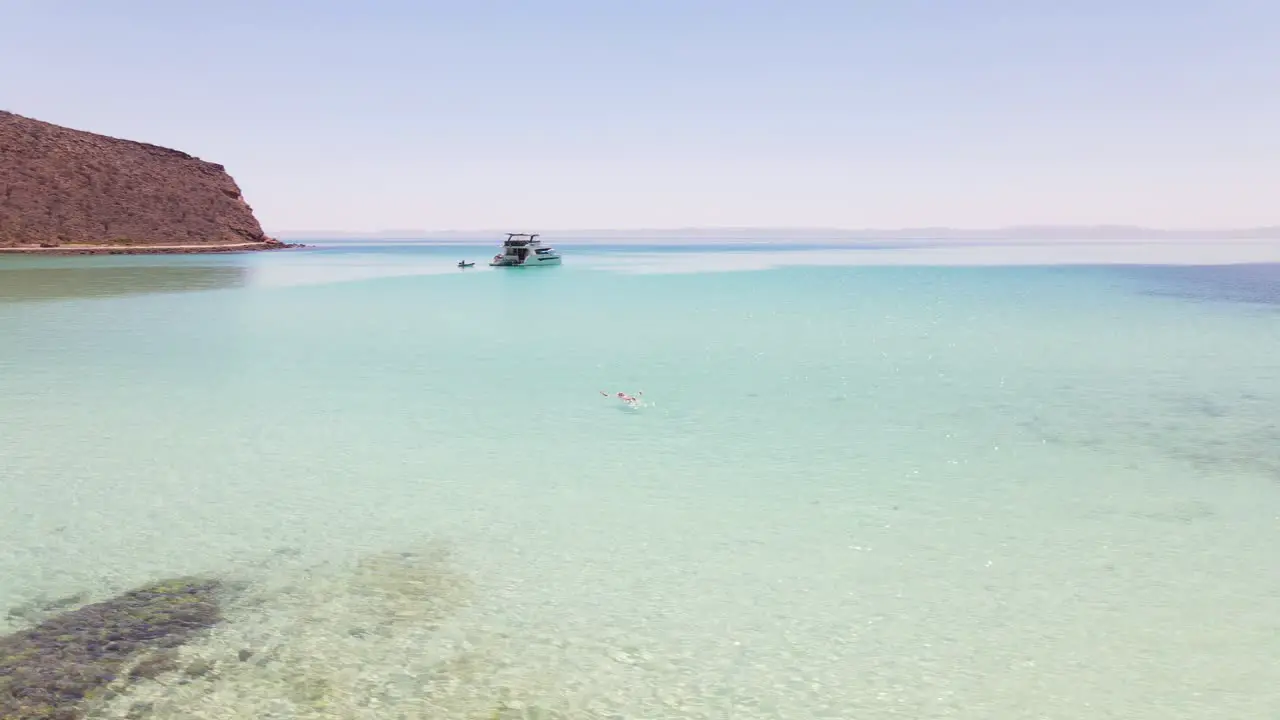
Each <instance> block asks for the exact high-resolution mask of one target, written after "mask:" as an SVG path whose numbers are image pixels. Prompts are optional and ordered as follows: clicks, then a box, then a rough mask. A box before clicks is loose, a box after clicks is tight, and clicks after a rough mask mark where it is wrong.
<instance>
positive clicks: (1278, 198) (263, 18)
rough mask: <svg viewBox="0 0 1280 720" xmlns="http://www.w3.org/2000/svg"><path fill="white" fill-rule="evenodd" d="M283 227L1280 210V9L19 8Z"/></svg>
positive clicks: (47, 97) (51, 49)
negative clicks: (219, 168)
mask: <svg viewBox="0 0 1280 720" xmlns="http://www.w3.org/2000/svg"><path fill="white" fill-rule="evenodd" d="M2 2H3V8H2V9H0V68H3V70H2V71H0V108H4V109H8V110H11V111H14V112H18V113H21V114H24V115H30V116H33V117H37V118H40V119H43V120H48V121H51V122H56V123H60V124H64V125H70V126H72V127H77V128H82V129H87V130H93V131H96V132H103V133H106V134H111V135H117V136H122V137H128V138H132V139H139V140H145V141H148V142H154V143H157V144H161V145H168V146H172V147H176V148H179V149H182V150H185V151H187V152H191V153H193V154H195V155H198V156H200V157H203V158H205V159H208V160H212V161H215V162H220V163H223V164H224V165H226V166H227V167H228V169H229V170H230V171H231V172H232V174H233V175H234V176H235V178H236V179H237V181H238V182H239V183H240V185H241V187H242V188H243V189H244V191H245V193H246V195H247V197H248V199H249V201H250V203H251V204H252V205H253V206H254V209H255V210H256V211H257V212H258V215H259V217H260V218H261V219H262V221H263V224H264V225H265V226H266V227H267V229H268V230H269V231H270V230H305V229H350V230H373V229H387V228H426V229H474V228H510V229H521V228H527V229H566V228H601V227H610V228H638V227H681V226H713V225H714V226H825V227H833V226H838V227H903V226H923V225H952V226H964V227H989V226H999V225H1006V224H1022V223H1133V224H1145V225H1157V226H1164V227H1173V228H1184V227H1215V226H1217V227H1221V226H1246V225H1261V224H1274V223H1276V222H1278V221H1280V2H1278V1H1277V0H1254V1H1249V0H1217V1H1213V2H1210V1H1205V2H1190V1H1187V0H1163V1H1156V0H1109V1H1106V2H1103V1H1097V0H1059V1H1055V2H1047V1H1044V0H950V1H948V0H877V1H875V2H871V1H869V0H843V2H840V1H836V0H831V1H829V2H816V1H805V0H791V1H788V2H783V1H782V0H778V1H776V2H752V1H750V0H737V1H730V0H680V1H675V0H646V1H645V2H623V1H621V0H617V1H611V0H576V1H573V2H570V1H568V0H524V1H522V2H516V1H515V0H511V1H507V2H499V1H494V0H465V1H464V0H453V1H451V2H434V1H432V0H418V1H417V2H410V1H408V0H405V1H401V0H367V2H355V1H354V0H345V1H343V2H335V1H332V0H309V1H306V2H304V1H303V0H256V1H250V0H217V1H216V2H215V1H212V0H210V1H205V0H189V1H185V2H183V1H178V0H145V1H144V0H110V1H107V0H79V1H73V0H2Z"/></svg>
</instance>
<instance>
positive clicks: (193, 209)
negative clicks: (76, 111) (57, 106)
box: [0, 111, 278, 249]
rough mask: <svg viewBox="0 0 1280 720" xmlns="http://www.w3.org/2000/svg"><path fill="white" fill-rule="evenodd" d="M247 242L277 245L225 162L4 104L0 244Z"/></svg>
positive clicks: (0, 115) (0, 133) (0, 127)
mask: <svg viewBox="0 0 1280 720" xmlns="http://www.w3.org/2000/svg"><path fill="white" fill-rule="evenodd" d="M241 243H267V244H268V245H277V246H278V243H276V242H274V241H272V240H270V239H269V238H267V237H266V235H265V234H264V233H263V232H262V226H261V225H259V224H258V220H257V219H256V218H255V217H254V216H253V210H252V209H251V208H250V207H249V205H248V203H246V202H245V200H244V198H243V197H241V195H240V188H239V187H238V186H237V185H236V183H235V181H234V180H232V179H231V176H230V175H228V174H227V172H226V170H225V169H224V168H223V167H222V166H221V165H217V164H214V163H210V162H204V161H203V160H200V159H199V158H195V157H192V156H190V155H187V154H186V153H182V152H178V151H177V150H170V149H168V148H162V147H157V146H155V145H147V144H145V143H140V142H133V141H129V140H119V139H116V138H111V137H106V136H105V135H97V134H94V133H89V132H83V131H80V130H72V129H70V128H65V127H61V126H59V125H52V124H50V123H45V122H40V121H39V120H32V119H31V118H26V117H23V116H21V115H15V114H13V113H9V112H2V111H0V247H21V246H32V247H38V246H44V247H52V246H61V247H64V248H65V247H68V246H75V245H81V246H110V247H117V248H121V249H125V248H145V247H146V246H157V245H160V246H191V245H201V246H211V247H210V249H213V248H212V246H217V245H231V244H241ZM68 249H70V248H68Z"/></svg>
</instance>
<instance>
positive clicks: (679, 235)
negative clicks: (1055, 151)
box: [272, 225, 1280, 242]
mask: <svg viewBox="0 0 1280 720" xmlns="http://www.w3.org/2000/svg"><path fill="white" fill-rule="evenodd" d="M514 230H515V231H522V232H540V233H541V235H542V236H543V237H544V238H546V239H548V240H559V239H564V240H611V241H632V242H635V241H646V240H649V241H679V240H689V241H698V242H709V241H730V242H733V241H740V242H744V241H763V240H790V241H814V242H816V241H851V242H852V241H860V240H1075V241H1079V240H1086V241H1088V240H1093V241H1098V240H1118V241H1119V240H1280V225H1272V226H1267V227H1253V228H1235V229H1221V230H1212V229H1210V230H1162V229H1158V228H1145V227H1137V226H1129V225H1022V226H1011V227H1004V228H993V229H965V228H950V227H925V228H901V229H896V230H875V229H861V230H855V229H841V228H664V229H658V228H655V229H634V230H610V229H600V230H545V231H540V230H537V229H536V228H533V229H531V228H515V229H514ZM506 232H508V231H507V230H379V231H375V232H357V231H344V230H280V231H276V232H274V233H272V234H273V236H274V237H277V238H280V239H282V240H416V239H431V240H493V239H498V238H501V237H502V236H503V235H505V233H506Z"/></svg>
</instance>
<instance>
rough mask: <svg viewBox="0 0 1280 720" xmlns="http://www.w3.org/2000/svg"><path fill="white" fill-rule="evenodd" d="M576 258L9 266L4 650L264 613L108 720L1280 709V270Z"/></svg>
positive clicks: (628, 254)
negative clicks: (189, 608)
mask: <svg viewBox="0 0 1280 720" xmlns="http://www.w3.org/2000/svg"><path fill="white" fill-rule="evenodd" d="M560 247H561V248H562V249H563V250H564V252H565V257H566V259H565V264H564V265H563V266H561V267H558V268H541V269H536V270H534V269H530V270H511V269H491V268H488V267H485V266H484V265H483V263H484V261H485V259H486V258H487V257H489V256H490V255H491V254H492V248H491V247H490V245H467V244H448V243H431V242H425V241H422V242H384V243H372V242H368V243H355V242H349V243H342V242H328V243H321V244H319V245H318V246H317V247H315V248H312V249H308V250H304V251H288V252H280V253H270V254H243V255H241V254H237V255H225V256H177V257H98V258H86V257H77V258H29V257H0V408H2V409H3V411H2V412H0V634H3V633H6V632H11V631H14V630H17V629H19V628H21V627H22V626H23V623H24V622H26V620H25V618H26V615H24V614H23V613H22V612H17V611H15V612H10V614H9V615H8V616H7V617H6V616H5V609H6V608H23V607H31V606H33V605H39V604H40V603H48V602H51V601H54V600H56V599H58V598H65V597H68V596H74V597H76V598H77V599H78V600H77V601H84V602H87V601H89V600H94V599H101V598H105V597H108V596H110V595H112V594H115V593H118V592H121V591H123V590H126V589H128V588H131V587H135V586H137V585H140V584H142V583H146V582H148V581H151V580H155V579H157V578H162V577H170V576H174V575H178V574H183V573H215V574H222V575H226V576H228V577H233V578H238V579H241V580H243V581H244V582H246V583H248V590H247V591H246V593H247V595H248V597H247V598H246V599H245V600H244V601H243V603H242V605H240V606H237V608H236V609H235V611H234V613H233V615H232V617H231V618H230V622H229V623H228V624H227V625H225V626H223V627H221V628H219V629H217V630H216V631H214V632H213V633H212V634H211V635H210V636H209V637H207V638H205V639H203V640H201V641H200V642H199V643H197V644H196V645H193V646H191V647H188V648H186V649H185V650H184V651H183V652H184V653H186V654H187V656H188V659H192V658H198V659H202V660H206V661H207V662H208V663H210V666H211V667H213V668H214V671H213V672H210V673H207V674H203V675H201V676H199V677H189V678H187V677H184V678H183V679H182V680H181V681H180V682H179V681H177V680H173V679H172V678H170V679H166V678H163V677H162V678H159V679H158V680H157V681H154V682H152V681H147V682H144V683H142V684H140V685H139V686H138V687H136V688H135V689H134V690H133V691H132V692H131V693H129V694H126V695H124V696H121V697H118V698H116V699H115V700H114V701H113V702H112V703H111V704H110V705H109V706H108V707H107V708H106V709H104V710H103V711H102V715H103V716H104V717H121V718H123V717H126V716H131V717H163V718H271V717H273V718H313V717H314V718H322V717H334V718H495V717H496V718H708V719H710V718H716V719H721V718H724V719H729V718H732V719H734V720H738V719H743V718H788V719H797V720H799V719H806V720H808V719H814V718H916V719H924V718H962V719H965V720H979V719H981V720H989V719H991V718H1028V719H1031V718H1045V719H1054V720H1067V719H1070V720H1075V719H1079V720H1101V719H1103V718H1124V719H1126V720H1147V719H1149V720H1178V719H1182V718H1187V719H1192V718H1195V719H1202V718H1241V719H1243V718H1259V719H1260V718H1277V717H1280V662H1277V658H1280V265H1278V264H1267V263H1277V262H1280V244H1277V243H1270V244H1268V243H1260V242H1259V243H1236V244H1232V243H1226V242H1223V243H1217V244H1213V245H1211V246H1210V245H1205V244H1196V245H1192V244H1186V243H1182V244H1164V245H1162V244H1143V243H1134V244H1124V245H1121V244H1115V243H1112V244H1105V243H1103V244H1087V243H1077V244H1061V243H1059V244H1042V245H1037V244H1035V243H1025V244H1010V243H1004V244H994V245H981V244H967V245H946V246H936V245H933V244H929V243H915V244H900V245H894V244H883V245H863V246H858V247H853V248H850V247H847V246H844V247H841V246H837V245H829V244H823V243H812V244H807V245H806V244H800V243H786V242H781V241H779V242H771V243H755V244H736V245H720V244H714V243H708V244H702V245H683V246H680V245H671V244H659V243H653V244H641V243H632V244H627V245H613V246H608V245H602V244H593V243H590V242H586V241H580V242H576V243H566V244H563V245H561V246H560ZM462 258H467V259H471V260H478V261H480V262H479V264H478V266H477V267H476V268H473V269H469V270H465V271H463V270H458V269H457V268H456V267H455V266H454V263H455V262H456V261H457V260H459V259H462ZM601 391H606V392H609V393H613V392H617V391H626V392H636V391H643V393H644V395H643V399H644V403H643V405H642V406H641V407H639V408H635V409H631V408H628V407H625V406H624V405H622V404H621V403H619V402H618V401H616V400H615V399H612V398H606V397H602V396H601V394H600V392H601ZM243 650H249V651H251V652H252V658H251V659H250V660H247V661H244V660H241V659H240V658H239V656H240V655H243V653H242V652H241V651H243ZM144 711H145V712H144ZM130 713H133V714H132V715H130ZM140 713H141V714H140Z"/></svg>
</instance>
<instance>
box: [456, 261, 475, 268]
mask: <svg viewBox="0 0 1280 720" xmlns="http://www.w3.org/2000/svg"><path fill="white" fill-rule="evenodd" d="M475 266H476V264H475V263H473V262H467V261H466V260H463V261H462V262H460V263H458V267H460V268H469V267H475Z"/></svg>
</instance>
